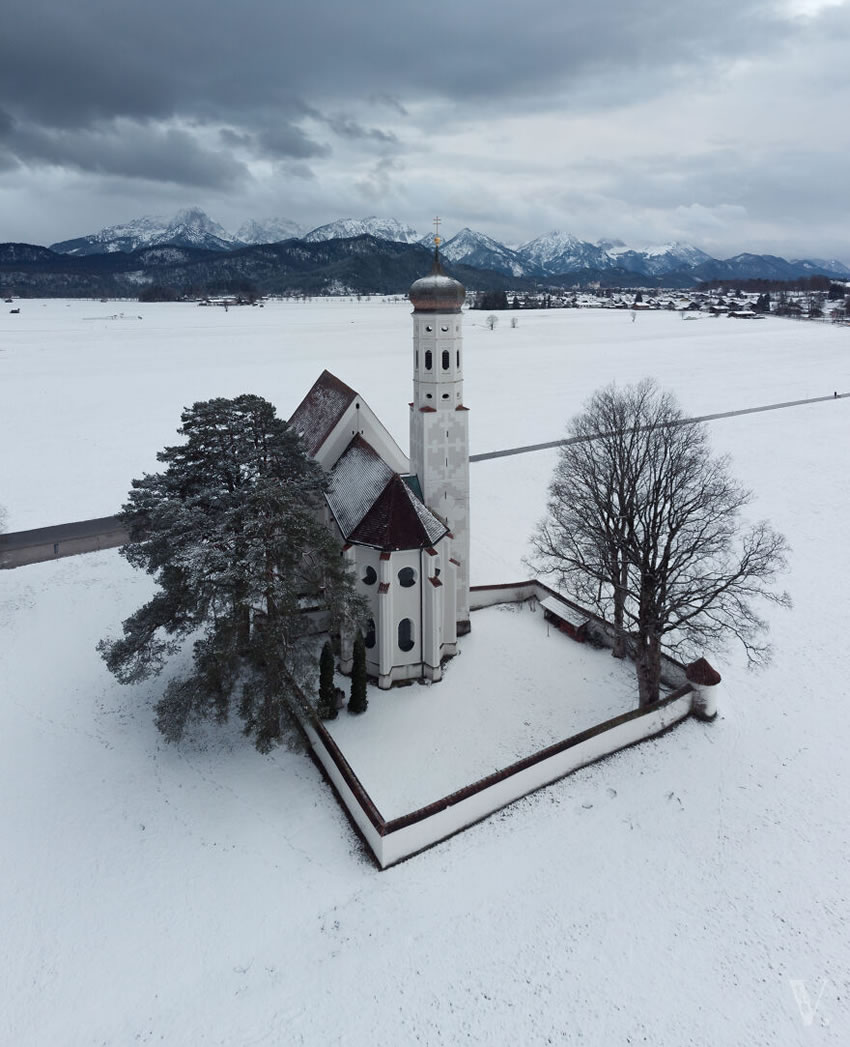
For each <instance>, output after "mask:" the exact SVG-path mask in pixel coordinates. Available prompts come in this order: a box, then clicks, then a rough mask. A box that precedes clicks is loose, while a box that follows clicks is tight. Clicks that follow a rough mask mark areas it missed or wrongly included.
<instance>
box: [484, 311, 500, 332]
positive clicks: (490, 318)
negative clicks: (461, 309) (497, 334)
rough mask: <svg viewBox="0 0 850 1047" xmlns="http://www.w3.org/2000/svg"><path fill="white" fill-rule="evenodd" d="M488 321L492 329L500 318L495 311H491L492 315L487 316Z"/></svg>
mask: <svg viewBox="0 0 850 1047" xmlns="http://www.w3.org/2000/svg"><path fill="white" fill-rule="evenodd" d="M486 322H487V326H488V327H489V328H490V330H491V331H492V330H493V328H494V327H495V326H496V324H497V323H498V322H499V318H498V316H496V314H495V313H490V315H489V316H488V317H487V321H486Z"/></svg>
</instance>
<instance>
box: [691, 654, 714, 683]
mask: <svg viewBox="0 0 850 1047" xmlns="http://www.w3.org/2000/svg"><path fill="white" fill-rule="evenodd" d="M685 675H686V676H687V678H688V680H690V682H691V683H695V684H696V685H697V686H698V687H699V686H703V687H713V686H714V685H715V684H718V683H720V680H721V676H720V673H719V672H718V671H717V670H716V669H714V668H713V667H712V666H711V665H709V663H708V662H707V661H706V660H705V658H697V660H696V661H695V662H691V664H690V665H688V666H686V668H685Z"/></svg>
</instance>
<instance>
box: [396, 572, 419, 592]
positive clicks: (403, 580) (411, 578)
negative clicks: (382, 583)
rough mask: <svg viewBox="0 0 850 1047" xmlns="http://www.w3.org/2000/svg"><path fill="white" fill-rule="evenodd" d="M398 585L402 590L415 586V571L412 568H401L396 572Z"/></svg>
mask: <svg viewBox="0 0 850 1047" xmlns="http://www.w3.org/2000/svg"><path fill="white" fill-rule="evenodd" d="M398 584H399V585H400V586H401V587H402V589H409V588H410V587H411V585H416V571H414V570H413V568H412V567H402V569H401V570H400V571H399V572H398Z"/></svg>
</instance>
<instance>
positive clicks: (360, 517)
mask: <svg viewBox="0 0 850 1047" xmlns="http://www.w3.org/2000/svg"><path fill="white" fill-rule="evenodd" d="M408 295H409V298H410V301H411V302H412V304H413V314H412V319H413V353H412V363H413V401H412V402H411V404H410V457H409V458H408V457H407V456H406V455H405V454H404V452H403V451H402V450H401V449H400V448H399V446H398V444H397V443H396V442H395V440H394V439H393V438H392V436H391V435H390V434H389V432H388V431H387V430H386V428H385V427H384V426H383V425H382V424H381V422H380V420H379V419H378V418H377V416H376V415H375V413H374V412H373V411H372V410H371V409H370V408H369V405H368V404H367V403H366V401H365V400H364V399H363V397H362V396H361V395H360V394H359V393H358V392H356V391H355V390H354V389H352V388H350V387H349V386H348V385H346V384H345V383H344V382H342V381H340V379H339V378H337V377H335V376H334V375H332V374H331V373H330V372H329V371H324V372H323V373H322V374H321V375H320V376H319V378H318V379H317V380H316V383H315V384H314V385H313V387H312V389H311V390H310V391H309V392H308V393H307V395H306V396H305V397H304V399H303V400H302V402H301V403H300V404H299V406H298V408H297V409H296V411H295V413H294V414H293V415H292V417H291V418H290V420H289V424H290V425H291V426H292V427H293V428H294V429H295V431H296V432H298V433H299V435H300V436H301V438H302V439H303V441H304V444H305V447H306V450H307V453H308V454H309V455H310V456H311V457H312V458H314V459H315V460H316V461H317V462H318V463H319V464H320V465H321V466H322V468H323V469H324V470H325V472H326V473H327V474H328V479H329V489H328V492H327V494H326V502H327V506H326V510H325V512H326V522H327V524H328V526H329V527H331V528H332V529H333V531H334V533H335V534H336V535H337V536H338V537H339V541H340V545H341V547H342V553H343V556H345V558H346V560H347V561H348V563H349V564H350V565H351V567H352V570H353V574H354V578H355V580H356V584H357V589H358V591H359V592H360V593H362V595H363V596H365V598H366V600H367V601H368V604H369V612H370V616H369V620H368V623H367V626H366V631H365V643H366V668H367V671H368V673H369V675H370V676H372V677H375V678H376V679H377V681H378V685H379V686H380V687H383V688H388V687H391V686H392V685H393V684H394V683H397V682H399V681H403V680H415V679H425V680H432V681H436V680H439V679H440V678H441V677H442V663H443V660H444V659H445V658H448V657H451V656H452V655H453V654H455V653H457V640H458V637H459V636H462V635H464V633H467V632H468V631H469V438H468V431H469V421H468V418H469V409H468V408H467V407H466V405H465V404H464V402H463V336H462V330H461V307H462V305H463V301H464V298H465V297H466V292H465V290H464V288H463V285H462V284H460V283H458V281H457V280H454V279H452V278H451V277H450V276H448V275H447V274H446V273H445V272H444V271H443V268H442V265H441V264H440V257H439V241H438V244H437V247H436V248H435V251H434V264H433V267H432V269H431V272H430V274H429V275H428V276H425V277H422V278H421V279H419V280H416V281H415V282H414V283H413V285H412V286H411V288H410V291H409V292H408ZM342 668H343V670H344V671H349V670H350V668H351V661H350V656H349V657H348V659H346V657H345V653H344V655H343V662H342Z"/></svg>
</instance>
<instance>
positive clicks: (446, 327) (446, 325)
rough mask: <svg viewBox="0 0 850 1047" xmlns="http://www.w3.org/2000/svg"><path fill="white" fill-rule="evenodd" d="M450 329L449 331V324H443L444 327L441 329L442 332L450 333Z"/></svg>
mask: <svg viewBox="0 0 850 1047" xmlns="http://www.w3.org/2000/svg"><path fill="white" fill-rule="evenodd" d="M448 329H449V325H448V324H443V326H442V327H441V328H440V330H441V331H448Z"/></svg>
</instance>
